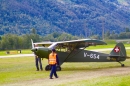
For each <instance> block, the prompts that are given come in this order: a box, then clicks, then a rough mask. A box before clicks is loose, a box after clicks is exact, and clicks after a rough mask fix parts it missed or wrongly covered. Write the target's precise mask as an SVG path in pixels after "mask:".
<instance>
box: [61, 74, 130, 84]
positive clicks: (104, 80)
mask: <svg viewBox="0 0 130 86" xmlns="http://www.w3.org/2000/svg"><path fill="white" fill-rule="evenodd" d="M129 80H130V74H127V75H115V76H109V77H108V76H104V77H100V78H99V77H98V78H93V79H87V80H82V81H78V82H71V83H67V84H62V85H59V86H68V85H69V86H129V85H130V84H129Z"/></svg>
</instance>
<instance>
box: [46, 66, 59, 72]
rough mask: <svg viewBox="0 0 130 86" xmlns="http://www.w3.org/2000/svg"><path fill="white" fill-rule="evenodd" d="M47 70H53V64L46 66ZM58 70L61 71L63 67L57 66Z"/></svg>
mask: <svg viewBox="0 0 130 86" xmlns="http://www.w3.org/2000/svg"><path fill="white" fill-rule="evenodd" d="M45 70H46V71H49V70H51V65H47V66H46V67H45ZM56 71H61V67H60V66H56Z"/></svg>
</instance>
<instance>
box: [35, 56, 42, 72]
mask: <svg viewBox="0 0 130 86" xmlns="http://www.w3.org/2000/svg"><path fill="white" fill-rule="evenodd" d="M35 63H36V68H37V71H39V65H40V69H41V71H42V70H43V68H42V62H41V58H39V57H38V56H37V55H35Z"/></svg>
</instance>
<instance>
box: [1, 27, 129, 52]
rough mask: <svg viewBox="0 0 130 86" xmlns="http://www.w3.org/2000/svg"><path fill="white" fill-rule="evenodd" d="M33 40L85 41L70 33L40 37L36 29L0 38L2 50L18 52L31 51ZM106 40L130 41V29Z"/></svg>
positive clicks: (94, 37)
mask: <svg viewBox="0 0 130 86" xmlns="http://www.w3.org/2000/svg"><path fill="white" fill-rule="evenodd" d="M89 38H91V39H98V40H102V39H103V38H102V37H101V36H99V35H93V36H90V37H89ZM31 39H33V41H34V42H44V41H52V42H54V41H68V40H77V39H85V37H83V36H73V35H71V34H68V33H59V32H54V33H51V34H48V35H46V36H44V37H43V36H40V35H38V34H37V31H36V30H35V29H32V30H31V32H30V34H24V35H16V34H5V35H3V36H0V50H16V49H31V48H32V45H31ZM104 39H105V40H108V39H113V40H116V39H130V29H128V28H126V30H125V32H121V33H120V34H116V33H115V32H113V33H110V32H109V31H108V32H106V33H105V34H104Z"/></svg>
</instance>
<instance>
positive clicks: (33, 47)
mask: <svg viewBox="0 0 130 86" xmlns="http://www.w3.org/2000/svg"><path fill="white" fill-rule="evenodd" d="M31 43H32V49H33V48H34V44H33V40H32V39H31Z"/></svg>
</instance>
